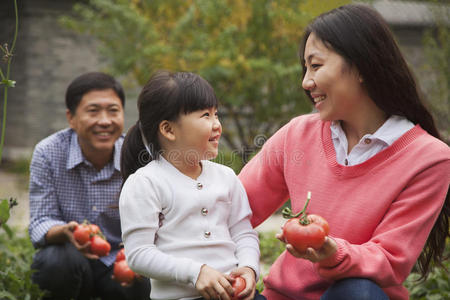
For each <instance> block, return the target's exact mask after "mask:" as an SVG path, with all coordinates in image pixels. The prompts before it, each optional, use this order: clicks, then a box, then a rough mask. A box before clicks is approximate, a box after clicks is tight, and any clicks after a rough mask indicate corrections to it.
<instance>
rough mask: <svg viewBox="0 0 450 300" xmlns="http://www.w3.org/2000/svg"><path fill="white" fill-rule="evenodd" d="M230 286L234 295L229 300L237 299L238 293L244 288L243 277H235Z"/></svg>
mask: <svg viewBox="0 0 450 300" xmlns="http://www.w3.org/2000/svg"><path fill="white" fill-rule="evenodd" d="M231 286H232V287H233V292H234V296H233V298H231V300H238V299H239V294H240V293H241V292H242V291H243V290H244V289H245V279H244V278H242V277H240V276H238V277H236V278H235V280H234V282H233V284H232V285H231Z"/></svg>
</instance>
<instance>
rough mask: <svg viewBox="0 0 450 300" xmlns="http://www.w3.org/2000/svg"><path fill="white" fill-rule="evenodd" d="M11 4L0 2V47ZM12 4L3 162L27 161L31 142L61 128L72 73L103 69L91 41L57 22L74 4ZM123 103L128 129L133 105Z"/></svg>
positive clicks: (31, 0)
mask: <svg viewBox="0 0 450 300" xmlns="http://www.w3.org/2000/svg"><path fill="white" fill-rule="evenodd" d="M12 2H13V1H11V0H2V1H0V28H1V30H0V42H1V43H2V44H3V43H4V42H5V41H8V43H10V42H9V41H10V40H11V39H12V36H13V29H14V27H13V24H14V22H15V19H14V9H13V5H12ZM18 2H19V3H20V7H19V14H20V15H19V21H20V23H19V36H18V40H17V43H16V54H15V56H14V60H13V63H12V67H11V76H10V77H11V78H12V79H14V80H16V81H17V84H16V87H15V88H13V89H9V90H8V93H9V95H8V106H7V117H6V122H7V125H6V136H5V148H4V156H3V157H4V158H5V159H17V158H29V157H30V155H31V152H32V150H33V147H34V145H35V144H36V143H37V142H39V141H40V140H41V139H43V138H44V137H46V136H48V135H50V134H52V133H53V132H55V131H57V130H60V129H62V128H65V127H67V121H66V117H65V110H66V109H65V104H64V96H65V90H66V88H67V85H68V84H69V83H70V82H71V81H72V80H73V79H74V78H75V77H77V76H78V75H80V74H82V73H84V72H89V71H98V70H102V68H104V66H105V63H104V61H102V59H101V57H100V56H99V54H98V52H97V46H98V45H97V44H96V42H95V41H94V40H93V39H92V38H90V37H88V36H84V35H79V34H76V33H73V32H71V31H69V30H67V29H65V28H64V27H63V26H61V25H60V24H59V23H58V18H59V17H60V16H61V15H62V14H67V13H69V12H70V11H71V8H72V5H73V4H74V3H75V2H76V1H73V0H65V1H50V0H47V1H44V0H21V1H18ZM0 99H3V97H1V98H0ZM127 100H128V101H127V104H128V105H126V120H129V121H127V126H129V125H128V123H130V122H131V120H133V119H135V118H136V109H135V107H136V105H135V103H134V102H135V101H133V100H129V98H128V99H127ZM1 102H3V101H1ZM133 109H134V110H133ZM0 111H1V110H0ZM127 128H128V127H127Z"/></svg>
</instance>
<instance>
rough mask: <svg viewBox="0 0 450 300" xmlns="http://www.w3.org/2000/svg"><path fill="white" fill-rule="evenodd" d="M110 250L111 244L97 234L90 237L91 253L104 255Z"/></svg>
mask: <svg viewBox="0 0 450 300" xmlns="http://www.w3.org/2000/svg"><path fill="white" fill-rule="evenodd" d="M110 250H111V245H110V244H109V243H108V242H107V241H106V240H104V239H102V238H101V237H100V236H98V235H94V236H93V237H92V238H91V253H92V254H96V255H98V256H106V255H108V254H109V251H110Z"/></svg>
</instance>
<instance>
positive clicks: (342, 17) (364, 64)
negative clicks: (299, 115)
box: [299, 4, 450, 278]
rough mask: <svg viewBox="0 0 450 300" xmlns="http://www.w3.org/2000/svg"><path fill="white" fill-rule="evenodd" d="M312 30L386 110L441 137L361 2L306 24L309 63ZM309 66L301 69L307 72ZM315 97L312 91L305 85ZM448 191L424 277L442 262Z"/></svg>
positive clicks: (392, 46) (379, 22)
mask: <svg viewBox="0 0 450 300" xmlns="http://www.w3.org/2000/svg"><path fill="white" fill-rule="evenodd" d="M311 33H314V35H315V36H316V37H318V38H319V39H320V40H322V41H323V42H324V45H325V46H326V47H329V48H330V49H332V50H333V51H335V52H336V53H338V54H339V55H341V56H342V57H343V58H344V59H345V61H346V62H347V64H348V65H350V66H355V67H356V68H357V70H358V71H359V74H360V75H361V77H362V78H363V82H364V86H365V88H366V90H367V92H368V94H369V97H370V98H371V99H372V100H373V101H374V102H375V104H376V105H377V106H378V107H379V108H380V109H381V110H383V111H384V112H385V113H387V114H388V115H399V116H403V117H405V118H407V119H408V120H410V121H411V122H413V123H414V124H420V126H421V127H422V128H423V129H424V130H426V131H427V132H428V133H429V134H430V135H432V136H434V137H436V138H438V139H441V137H440V135H439V131H438V129H437V128H436V125H435V123H434V120H433V117H432V115H431V114H430V112H429V111H428V110H427V108H426V107H425V105H424V104H423V101H422V97H423V96H422V93H421V92H420V91H419V89H418V87H417V84H416V81H415V79H414V77H413V74H412V72H411V70H410V69H409V68H408V65H407V64H406V61H405V59H404V58H403V55H402V54H401V52H400V49H399V47H398V45H397V43H396V42H395V40H394V36H393V34H392V32H391V31H390V29H389V27H388V25H387V23H386V22H385V20H384V19H383V18H382V17H381V16H380V14H378V13H377V12H376V11H375V10H374V9H372V8H370V7H369V6H366V5H363V4H350V5H345V6H341V7H339V8H336V9H334V10H331V11H329V12H327V13H324V14H322V15H320V16H319V17H317V18H316V19H315V20H314V21H313V22H312V23H311V24H310V25H309V26H308V27H307V29H306V32H305V34H304V37H303V40H302V42H301V45H300V53H299V54H300V58H301V63H302V65H303V66H305V58H304V52H305V45H306V41H307V39H308V37H309V36H310V34H311ZM305 73H306V68H305V67H304V68H303V77H304V76H305ZM305 92H306V94H307V95H308V97H309V98H310V99H311V100H312V98H311V95H310V93H309V91H307V90H305ZM449 196H450V193H449V192H447V196H446V199H445V203H444V207H443V209H442V211H441V212H440V214H439V217H438V219H437V221H436V223H435V225H434V227H433V229H432V230H431V233H430V235H429V237H428V239H427V242H426V244H425V247H424V249H423V251H422V253H421V255H420V257H419V259H418V261H417V267H418V269H419V271H420V273H421V274H422V278H426V276H427V275H428V273H429V270H430V265H431V264H432V263H436V264H439V265H441V261H442V259H443V254H444V250H445V240H446V238H447V237H448V236H449V214H450V211H449V210H450V208H449Z"/></svg>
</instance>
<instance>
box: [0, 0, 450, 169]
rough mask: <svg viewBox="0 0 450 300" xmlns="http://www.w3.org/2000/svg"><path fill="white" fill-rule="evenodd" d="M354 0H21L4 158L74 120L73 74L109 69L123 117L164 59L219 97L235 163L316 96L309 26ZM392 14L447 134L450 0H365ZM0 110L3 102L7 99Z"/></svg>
mask: <svg viewBox="0 0 450 300" xmlns="http://www.w3.org/2000/svg"><path fill="white" fill-rule="evenodd" d="M349 2H351V1H346V0H322V1H317V0H153V1H149V0H147V1H144V0H90V1H87V0H85V1H82V0H80V1H76V0H66V1H52V0H21V1H18V5H19V34H18V39H17V44H16V51H15V53H14V56H13V61H12V65H11V79H13V80H16V82H17V83H16V87H15V88H12V89H9V94H8V106H7V116H6V135H5V148H4V153H3V159H4V160H6V161H10V160H24V159H25V160H29V159H30V157H31V153H32V150H33V147H34V145H35V144H36V143H37V142H38V141H40V140H41V139H43V138H44V137H46V136H48V135H50V134H52V133H53V132H55V131H57V130H60V129H62V128H65V127H67V122H66V118H65V105H64V95H65V90H66V87H67V86H68V84H69V83H70V82H71V81H72V80H73V79H74V78H75V77H76V76H78V75H80V74H81V73H84V72H88V71H97V70H101V71H105V72H108V73H111V74H112V75H114V76H117V78H118V79H119V80H120V81H121V82H122V84H123V85H124V87H125V90H126V92H127V101H126V107H125V109H126V116H125V120H126V126H125V129H127V128H129V127H130V125H131V124H134V123H135V122H136V120H137V109H136V98H137V96H138V93H139V90H140V88H141V87H142V86H143V85H144V84H145V82H146V81H147V80H148V78H149V77H150V75H151V74H152V73H153V72H154V71H155V70H157V69H169V70H174V71H193V72H197V73H199V74H200V75H201V76H203V77H204V78H206V79H207V80H208V81H209V82H210V83H211V84H212V86H213V87H214V88H215V90H216V93H217V95H218V97H219V98H220V101H221V107H220V114H221V121H222V123H223V127H224V134H223V137H222V140H221V144H222V145H221V154H220V155H219V157H218V160H219V161H220V162H222V163H225V164H227V165H230V166H232V167H233V168H234V169H235V170H236V171H239V169H240V168H241V167H242V165H243V163H245V162H246V161H247V160H248V159H249V158H250V157H251V156H252V155H253V154H254V153H255V151H257V150H258V149H259V148H260V147H261V146H262V144H263V143H264V141H265V140H266V139H267V138H268V137H269V136H270V135H271V134H272V133H273V132H274V131H276V130H277V129H278V128H279V127H281V126H282V125H283V124H285V123H286V122H288V121H289V120H290V119H291V118H292V117H293V116H296V115H299V114H303V113H308V112H310V111H311V109H312V106H311V105H310V104H309V102H308V101H307V100H306V97H305V95H304V93H303V90H302V89H301V80H300V78H301V66H300V64H299V59H298V44H299V42H300V38H301V35H302V32H303V29H304V27H305V25H306V24H307V23H308V22H309V21H310V20H311V19H312V18H314V17H315V16H317V15H318V14H320V13H322V12H324V11H328V10H330V9H332V8H334V7H337V6H340V5H342V4H346V3H349ZM365 2H367V3H368V4H369V5H372V6H373V7H374V8H375V9H376V10H378V11H379V12H380V13H381V15H382V16H383V17H384V18H385V19H386V20H387V22H388V23H389V25H390V27H391V29H392V31H393V32H394V34H395V37H396V39H397V41H398V43H399V45H400V47H401V49H402V50H403V53H404V54H405V56H406V59H407V61H408V63H409V65H410V66H411V68H412V69H413V70H414V73H415V75H416V78H417V80H418V82H419V84H420V88H421V89H422V91H423V92H424V94H425V96H426V99H427V101H428V106H429V107H430V108H431V109H432V111H433V114H434V116H435V117H436V121H437V123H438V127H439V128H440V130H441V132H442V135H443V136H444V137H445V138H446V140H447V142H448V141H450V120H449V109H450V100H449V81H450V79H449V78H450V76H449V71H450V67H449V61H450V59H449V56H450V39H449V25H450V21H449V19H450V18H449V16H450V5H449V1H436V0H432V1H387V0H380V1H365ZM14 22H15V17H14V7H13V1H12V0H11V1H9V0H2V1H0V28H1V31H0V43H2V44H4V43H9V44H10V43H11V39H12V36H13V32H14ZM0 112H1V117H2V119H3V118H4V112H3V111H2V110H1V109H0Z"/></svg>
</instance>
